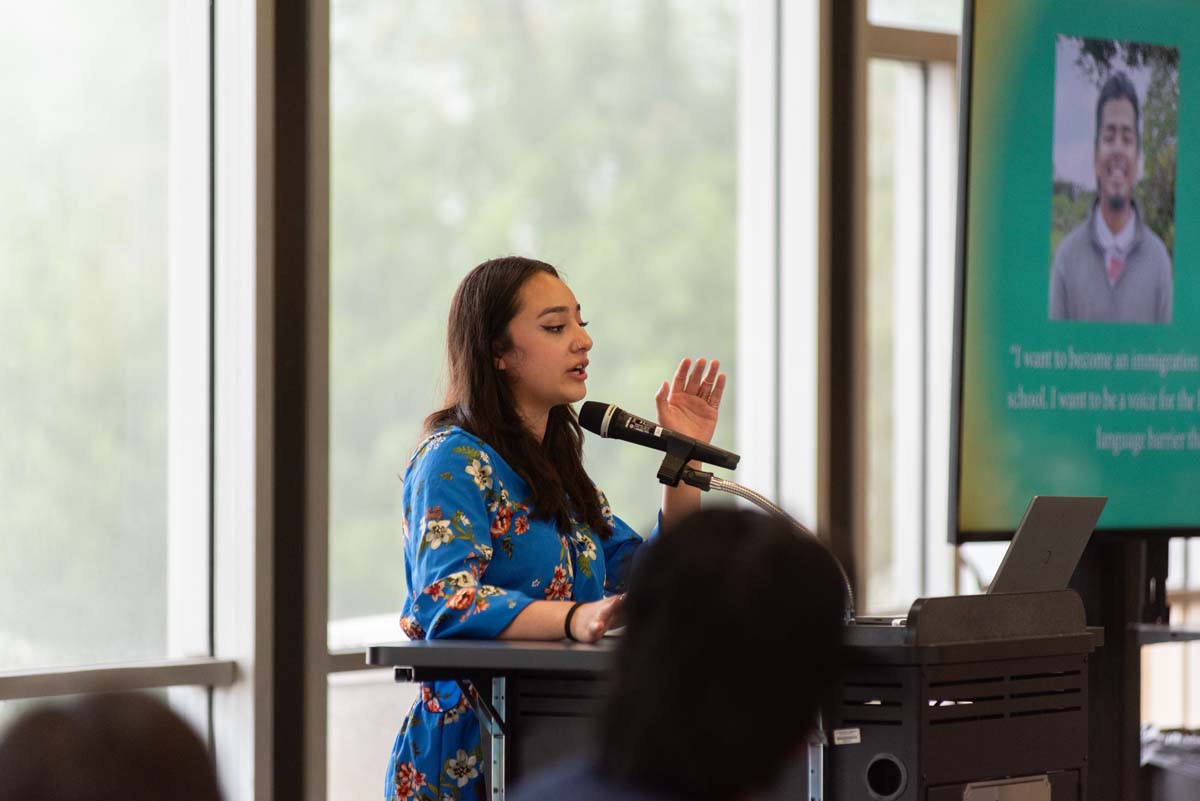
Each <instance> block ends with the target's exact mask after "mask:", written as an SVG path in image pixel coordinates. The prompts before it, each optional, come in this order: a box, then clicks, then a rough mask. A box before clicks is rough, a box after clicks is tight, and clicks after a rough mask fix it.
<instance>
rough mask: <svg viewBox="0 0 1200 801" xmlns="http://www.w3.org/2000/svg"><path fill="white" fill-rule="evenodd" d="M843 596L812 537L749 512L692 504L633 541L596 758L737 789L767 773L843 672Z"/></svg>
mask: <svg viewBox="0 0 1200 801" xmlns="http://www.w3.org/2000/svg"><path fill="white" fill-rule="evenodd" d="M844 608H845V598H844V590H843V584H842V580H841V574H840V572H839V570H838V567H837V565H836V563H835V562H834V560H833V557H832V556H831V555H830V554H829V552H828V551H827V550H826V549H825V548H824V547H823V546H822V545H821V544H820V543H819V542H817V540H816V539H815V538H812V537H810V536H806V535H804V534H801V533H799V532H797V531H796V530H795V529H793V528H792V527H791V526H790V525H789V524H788V523H786V522H784V521H782V520H780V519H778V518H773V517H767V516H766V515H763V514H760V513H758V512H749V511H738V510H733V509H725V510H712V511H703V512H697V513H694V514H692V515H690V516H688V517H687V518H685V519H684V520H683V521H681V522H680V523H679V524H678V525H677V526H675V527H673V528H671V529H668V530H666V531H663V532H662V533H661V534H660V536H659V537H658V538H657V539H656V540H652V541H650V542H649V543H647V545H646V546H644V547H643V548H642V550H641V552H640V553H639V554H638V557H637V560H636V562H635V564H634V567H633V572H632V574H631V577H630V583H629V592H628V595H627V596H626V599H625V616H626V630H625V634H624V636H623V637H622V638H621V642H620V644H619V645H618V650H617V655H616V660H615V665H614V679H613V687H612V693H611V695H610V697H609V699H608V701H607V704H606V707H605V711H604V714H603V718H602V721H601V728H600V752H601V753H600V768H601V770H602V771H603V772H605V773H607V774H608V775H610V776H612V777H614V778H616V779H619V780H623V781H625V782H628V783H630V784H632V785H636V786H641V787H645V788H648V789H651V790H654V791H658V792H663V793H667V794H670V795H678V796H680V797H685V798H690V799H702V800H704V799H713V800H714V801H715V800H716V799H734V798H739V797H742V796H743V795H744V794H746V793H748V792H751V791H755V790H759V789H763V788H767V787H770V786H771V785H772V784H774V783H775V782H776V781H777V780H778V778H779V776H780V774H781V772H782V769H783V767H784V765H785V764H786V763H787V761H788V760H789V758H790V757H792V756H794V755H796V754H797V753H798V751H799V749H800V747H801V745H802V744H803V743H804V742H805V741H806V739H807V738H808V736H809V734H810V733H811V732H812V730H813V728H814V724H815V722H816V718H817V711H818V708H819V705H820V704H821V702H822V701H823V699H824V698H825V696H826V694H827V693H829V692H830V691H831V689H832V688H833V686H834V683H835V682H836V681H837V680H838V678H839V677H840V672H841V664H842V659H841V653H840V652H841V629H842V618H843V610H844Z"/></svg>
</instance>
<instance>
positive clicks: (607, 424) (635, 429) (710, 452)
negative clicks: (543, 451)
mask: <svg viewBox="0 0 1200 801" xmlns="http://www.w3.org/2000/svg"><path fill="white" fill-rule="evenodd" d="M579 424H580V425H581V426H583V427H584V428H586V429H587V430H588V431H591V432H592V433H593V434H599V435H600V436H601V437H604V438H605V439H609V438H612V439H623V440H625V441H626V442H632V443H635V444H637V445H644V446H646V447H647V448H654V449H655V450H659V451H666V450H668V448H669V447H670V445H671V444H672V443H675V444H677V445H683V446H685V447H688V448H690V449H691V453H690V454H689V455H688V457H687V458H689V459H699V460H700V461H702V462H704V463H705V464H711V465H715V466H717V467H724V468H726V469H728V470H733V469H734V468H735V467H737V464H738V460H740V459H741V458H742V457H740V456H738V455H737V454H736V453H733V452H731V451H727V450H724V449H722V448H718V447H716V446H715V445H709V444H708V443H707V442H701V441H700V440H698V439H693V438H692V437H689V436H687V435H686V434H679V433H676V432H674V431H672V430H671V429H669V428H663V427H662V426H660V425H658V424H657V423H652V422H650V421H649V420H643V419H642V418H641V417H638V416H637V415H633V414H630V413H629V412H627V411H624V410H623V409H618V408H617V405H616V404H615V403H607V404H606V403H599V402H597V401H588V402H587V403H585V404H583V406H582V407H581V408H580V409H579Z"/></svg>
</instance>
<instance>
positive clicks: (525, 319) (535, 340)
mask: <svg viewBox="0 0 1200 801" xmlns="http://www.w3.org/2000/svg"><path fill="white" fill-rule="evenodd" d="M585 325H587V323H585V322H583V319H582V317H580V309H579V302H578V301H577V300H575V294H574V293H573V292H571V290H570V289H568V288H567V285H566V284H564V283H563V282H562V281H560V280H559V279H557V278H555V277H554V276H552V275H550V274H549V273H537V274H535V275H534V276H533V277H532V278H530V279H529V280H527V281H526V282H525V284H524V285H523V286H522V287H521V292H520V306H519V308H518V309H517V314H516V316H515V317H513V319H512V321H511V322H510V323H509V324H508V334H509V337H510V339H511V340H512V347H511V348H510V349H509V350H508V352H506V353H503V354H501V355H500V357H499V358H498V359H497V367H499V368H500V369H501V370H503V371H504V372H505V374H506V375H507V377H508V380H509V383H510V385H511V387H512V391H513V396H514V397H515V399H516V402H517V409H518V410H519V411H520V412H521V416H522V417H524V418H525V419H526V420H527V421H529V422H531V423H534V422H537V421H544V419H545V417H546V415H548V414H549V413H550V410H551V409H552V408H554V407H555V406H558V405H559V404H563V403H575V402H577V401H581V400H583V398H584V396H585V395H587V383H586V382H587V365H588V358H587V354H588V351H589V350H591V348H592V338H591V337H590V336H588V334H587V331H585V330H584V326H585Z"/></svg>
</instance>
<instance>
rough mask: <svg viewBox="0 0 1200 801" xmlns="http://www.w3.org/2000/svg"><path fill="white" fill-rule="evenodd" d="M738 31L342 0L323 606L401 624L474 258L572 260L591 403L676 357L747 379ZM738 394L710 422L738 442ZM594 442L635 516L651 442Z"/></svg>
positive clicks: (546, 12)
mask: <svg viewBox="0 0 1200 801" xmlns="http://www.w3.org/2000/svg"><path fill="white" fill-rule="evenodd" d="M736 32H737V16H736V13H735V11H734V8H733V4H732V3H731V2H724V1H722V2H709V3H706V4H701V5H687V6H686V8H685V6H684V4H679V3H658V4H646V3H628V2H627V3H618V4H604V5H596V4H592V3H548V2H547V3H530V4H526V5H524V6H520V7H518V6H496V7H494V8H489V10H487V11H482V10H481V8H480V7H479V6H477V5H475V4H469V3H451V4H449V5H447V4H440V5H438V6H437V7H436V8H435V7H433V6H429V7H423V6H419V5H418V6H416V7H413V8H404V9H400V8H397V7H394V6H393V5H392V4H389V3H369V2H350V0H345V1H343V2H337V3H334V5H333V8H332V39H333V50H332V68H331V69H332V81H331V107H332V131H333V138H332V157H331V160H332V273H331V275H332V278H331V281H332V299H331V303H332V314H331V318H332V319H331V370H332V376H331V407H332V411H331V443H330V445H331V452H330V453H331V459H330V464H331V474H332V475H331V494H330V497H331V537H330V540H331V560H330V565H331V594H330V601H331V603H330V606H331V612H330V615H331V618H332V619H333V620H334V621H344V620H349V619H361V618H364V617H370V616H373V615H378V614H386V615H387V617H386V625H387V628H386V629H384V630H383V634H382V636H395V635H396V630H395V615H394V614H393V613H394V612H396V611H397V610H399V608H400V607H401V605H402V603H403V598H404V588H403V587H402V586H401V585H400V581H401V579H402V569H401V564H402V563H401V543H400V536H399V534H400V509H399V497H400V485H399V481H398V475H399V474H401V473H402V472H403V470H404V467H405V464H406V462H407V459H408V456H409V454H410V453H411V451H412V449H413V448H414V447H415V445H416V444H417V442H418V440H419V434H420V429H421V421H422V419H423V418H424V416H425V415H426V414H427V413H428V412H430V411H431V410H432V409H433V408H434V407H435V405H436V404H438V403H439V402H440V401H441V396H442V392H443V391H444V369H443V358H444V356H443V353H444V351H443V349H444V338H445V326H446V312H447V309H448V307H449V302H450V296H451V294H452V293H453V290H454V287H455V286H456V285H457V283H458V281H459V279H460V278H461V277H462V276H463V275H464V274H465V273H466V271H467V270H468V269H470V267H472V266H474V265H475V264H477V263H478V262H480V261H483V260H484V259H487V258H491V257H493V256H497V255H503V254H508V253H520V254H527V255H533V256H535V257H538V258H542V259H545V260H547V261H550V262H551V263H553V264H555V265H557V266H559V267H560V268H561V269H562V270H563V272H564V273H565V277H566V280H567V282H568V283H569V284H570V285H571V287H572V289H573V290H574V291H575V293H576V295H577V296H578V297H579V299H580V302H581V303H582V305H583V309H584V316H585V318H587V319H589V320H590V321H591V322H592V327H591V328H590V329H589V331H590V332H591V333H592V335H593V337H594V339H595V341H596V346H595V349H594V350H593V352H592V354H591V359H592V364H593V367H592V368H591V369H590V370H589V372H590V373H591V374H592V376H593V378H592V379H591V382H590V384H591V385H590V387H589V397H590V398H594V399H604V400H608V401H611V402H618V403H620V404H621V405H622V406H625V407H627V408H629V409H630V410H631V411H634V412H638V413H642V414H645V415H648V416H650V415H653V412H654V407H653V393H654V391H655V390H656V389H657V386H658V383H659V382H660V381H662V380H663V379H664V378H668V377H669V376H670V374H671V372H672V371H673V369H674V367H675V364H676V360H677V359H678V357H680V356H683V355H692V356H696V355H701V354H705V355H712V356H718V357H720V358H721V360H722V363H723V365H724V369H725V370H727V371H729V372H731V373H733V374H736V373H735V371H736V368H737V365H736V364H735V362H736V354H734V353H728V352H723V350H724V349H725V348H726V347H727V343H729V342H732V341H733V340H734V330H735V307H734V286H735V276H736V273H735V257H736V253H735V221H736V197H737V189H736V156H737V153H736V129H737V117H736V85H737V38H736ZM698 309H702V310H703V316H702V318H700V319H698V316H697V312H696V310H698ZM735 395H736V393H732V392H731V393H729V395H727V401H726V403H725V405H724V408H723V425H722V430H721V431H720V432H719V434H718V438H717V439H718V443H719V444H722V445H723V446H726V447H731V448H732V447H733V446H734V442H733V425H732V421H733V419H734V418H735V416H736V403H737V399H736V397H735ZM587 458H588V466H589V470H590V472H591V473H592V475H593V477H594V478H595V479H596V481H597V483H598V484H599V485H600V486H601V487H602V488H603V489H604V490H605V491H606V492H607V494H608V495H609V498H610V500H611V501H612V504H613V507H614V509H616V510H617V511H618V513H619V514H622V515H623V516H625V517H627V518H628V521H629V522H630V523H631V524H632V525H634V526H635V527H636V528H639V529H641V530H643V531H646V532H648V531H649V529H650V527H651V526H652V524H653V520H654V514H655V510H656V509H657V504H658V494H659V490H658V488H657V487H656V485H655V483H654V474H655V472H656V470H657V459H656V457H655V455H654V454H653V453H649V452H640V451H639V449H636V448H632V447H630V446H628V445H625V444H620V443H609V442H597V441H589V443H588V447H587ZM381 566H391V567H385V568H383V569H381ZM335 629H336V626H335ZM335 639H337V637H336V636H335Z"/></svg>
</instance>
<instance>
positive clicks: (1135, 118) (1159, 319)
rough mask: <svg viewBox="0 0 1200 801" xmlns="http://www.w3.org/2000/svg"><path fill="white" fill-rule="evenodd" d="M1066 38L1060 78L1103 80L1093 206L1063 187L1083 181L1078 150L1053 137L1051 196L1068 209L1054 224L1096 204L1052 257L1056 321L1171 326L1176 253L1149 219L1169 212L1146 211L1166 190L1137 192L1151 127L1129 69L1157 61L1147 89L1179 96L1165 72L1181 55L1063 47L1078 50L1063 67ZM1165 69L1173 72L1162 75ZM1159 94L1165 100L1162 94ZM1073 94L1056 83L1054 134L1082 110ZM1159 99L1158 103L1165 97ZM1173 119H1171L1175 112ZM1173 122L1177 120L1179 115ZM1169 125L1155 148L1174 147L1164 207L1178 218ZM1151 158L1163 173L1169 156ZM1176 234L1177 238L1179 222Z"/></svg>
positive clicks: (1077, 190)
mask: <svg viewBox="0 0 1200 801" xmlns="http://www.w3.org/2000/svg"><path fill="white" fill-rule="evenodd" d="M1064 38H1065V37H1060V39H1059V50H1060V52H1059V70H1060V72H1061V71H1062V70H1063V68H1064V66H1067V67H1068V69H1071V70H1072V71H1074V72H1076V76H1075V79H1076V81H1078V77H1079V73H1080V72H1083V73H1085V74H1087V75H1088V77H1091V78H1093V80H1095V81H1097V82H1100V79H1101V78H1102V82H1101V83H1100V93H1099V97H1098V98H1097V99H1096V104H1095V129H1094V133H1093V137H1092V143H1091V144H1092V148H1091V149H1092V153H1091V161H1092V164H1091V169H1092V173H1093V176H1094V181H1095V184H1094V186H1095V194H1094V196H1092V193H1091V192H1089V191H1087V189H1090V187H1088V188H1087V189H1085V188H1084V186H1081V184H1082V183H1083V181H1082V180H1079V181H1070V180H1067V179H1065V178H1064V177H1062V176H1063V173H1068V172H1072V171H1073V172H1074V173H1075V174H1076V175H1078V173H1079V172H1080V169H1081V167H1080V165H1079V163H1078V162H1079V161H1080V159H1079V151H1080V147H1079V145H1080V143H1079V142H1078V141H1076V142H1075V143H1073V144H1074V145H1075V147H1074V148H1073V149H1072V148H1069V147H1061V146H1060V144H1061V143H1060V142H1059V139H1058V137H1059V136H1060V135H1061V134H1062V133H1063V132H1061V131H1058V130H1056V142H1055V145H1056V147H1055V194H1056V196H1058V195H1063V194H1066V195H1067V196H1068V197H1069V201H1068V199H1066V198H1060V197H1056V198H1055V205H1054V212H1055V223H1056V224H1058V225H1062V223H1063V222H1064V220H1063V218H1064V216H1066V215H1065V214H1064V213H1063V209H1064V208H1070V207H1069V206H1067V205H1066V204H1067V203H1068V202H1073V203H1074V206H1075V208H1076V209H1077V210H1078V209H1079V207H1080V205H1081V203H1082V202H1086V201H1088V200H1090V209H1089V210H1088V212H1087V215H1086V217H1084V219H1083V220H1082V221H1081V222H1078V223H1077V224H1075V226H1074V228H1073V229H1072V230H1071V231H1070V233H1067V234H1066V235H1065V236H1064V237H1062V240H1061V242H1059V244H1058V246H1057V249H1056V250H1055V251H1054V261H1053V266H1052V269H1051V274H1050V303H1049V306H1050V319H1052V320H1086V321H1103V322H1120V323H1160V324H1161V323H1169V322H1171V313H1172V290H1173V280H1174V276H1173V271H1172V266H1171V253H1170V251H1169V250H1168V247H1167V245H1165V244H1164V242H1163V239H1162V237H1160V236H1159V234H1157V233H1156V232H1155V231H1154V230H1153V228H1152V227H1151V225H1150V224H1149V223H1148V217H1149V216H1150V214H1148V213H1147V212H1148V211H1149V212H1154V211H1158V212H1162V211H1163V209H1161V208H1157V207H1156V208H1155V209H1145V208H1143V205H1146V203H1147V202H1154V203H1158V202H1159V201H1161V200H1162V198H1161V196H1162V195H1163V192H1162V187H1157V190H1158V191H1148V188H1147V187H1139V180H1140V179H1141V178H1142V169H1143V164H1145V162H1146V161H1147V154H1146V153H1145V152H1144V151H1143V126H1144V125H1147V124H1148V123H1146V122H1145V120H1144V119H1143V118H1144V116H1145V114H1144V111H1145V109H1144V108H1143V106H1144V105H1145V104H1144V103H1143V101H1142V100H1141V99H1140V98H1139V91H1138V88H1137V87H1136V86H1135V85H1134V81H1133V80H1131V78H1130V74H1128V73H1127V72H1126V69H1129V71H1130V72H1134V69H1133V67H1136V66H1151V65H1150V63H1149V62H1150V61H1151V60H1152V59H1157V63H1156V64H1155V65H1154V66H1153V69H1151V70H1143V71H1142V72H1144V73H1146V79H1145V80H1148V81H1150V82H1151V84H1152V85H1153V81H1155V80H1157V81H1159V82H1160V83H1161V82H1162V81H1164V80H1166V81H1172V82H1173V85H1174V86H1175V87H1177V86H1178V83H1177V78H1176V77H1175V76H1177V74H1178V73H1177V69H1176V70H1173V71H1168V67H1169V66H1175V65H1177V63H1178V62H1177V59H1178V56H1177V55H1174V59H1175V65H1171V64H1170V57H1171V55H1173V54H1177V51H1174V50H1170V49H1168V48H1162V47H1155V46H1147V45H1130V44H1124V43H1113V42H1103V41H1099V40H1070V39H1068V40H1067V41H1066V44H1067V46H1068V47H1071V45H1073V44H1074V47H1075V48H1077V49H1076V50H1075V52H1076V53H1077V55H1076V56H1075V58H1074V59H1073V62H1074V63H1072V64H1069V65H1064V64H1063V61H1064V58H1063V47H1064V41H1063V40H1064ZM1075 43H1078V44H1075ZM1122 51H1124V53H1125V54H1126V55H1127V57H1128V56H1129V55H1132V58H1130V61H1131V62H1134V63H1133V64H1132V65H1128V66H1126V65H1122V64H1121V63H1120V62H1119V61H1118V59H1116V58H1115V57H1114V56H1116V55H1117V53H1120V52H1122ZM1068 52H1070V50H1068ZM1097 53H1099V54H1101V56H1102V57H1103V56H1108V59H1106V60H1104V61H1103V62H1102V63H1101V62H1100V61H1099V60H1098V59H1097V58H1096V57H1095V54H1097ZM1164 54H1165V56H1164ZM1139 61H1140V64H1139V63H1138V62H1139ZM1114 62H1116V63H1114ZM1164 63H1165V64H1167V65H1168V67H1164ZM1122 66H1126V69H1122V68H1121V67H1122ZM1135 74H1136V72H1135ZM1145 80H1144V81H1143V82H1145ZM1064 84H1065V85H1064ZM1155 88H1156V89H1157V90H1158V91H1159V93H1160V95H1161V94H1162V92H1161V88H1160V87H1155ZM1077 89H1078V85H1077V84H1076V85H1075V86H1072V85H1071V84H1070V79H1068V80H1067V81H1064V80H1063V76H1062V75H1059V81H1058V90H1057V94H1058V95H1059V97H1058V101H1057V103H1056V105H1057V106H1058V108H1056V129H1057V128H1058V127H1059V125H1060V124H1062V122H1061V121H1062V120H1063V112H1064V111H1065V109H1063V108H1062V106H1063V105H1064V103H1069V104H1074V105H1078V104H1079V103H1080V101H1081V100H1082V98H1080V97H1079V94H1080V93H1079V92H1078V91H1077ZM1073 90H1076V91H1073ZM1176 91H1177V88H1176ZM1147 94H1149V93H1147ZM1167 94H1168V95H1169V93H1167ZM1064 95H1068V96H1067V97H1064ZM1154 99H1155V100H1157V101H1158V102H1159V103H1161V102H1162V98H1161V97H1159V96H1156V97H1155V98H1154ZM1168 99H1174V98H1168ZM1171 111H1172V112H1174V108H1172V109H1171ZM1090 116H1091V115H1090V114H1089V115H1087V117H1090ZM1087 117H1085V119H1086V118H1087ZM1171 117H1172V118H1173V117H1174V114H1173V113H1172V114H1171ZM1075 119H1080V118H1079V117H1076V118H1075ZM1170 122H1171V123H1172V125H1171V128H1172V130H1171V131H1170V137H1169V139H1170V141H1169V142H1157V141H1156V148H1157V149H1158V150H1161V149H1162V148H1164V147H1169V153H1166V154H1165V155H1169V157H1170V158H1169V162H1170V163H1169V168H1170V176H1169V179H1170V180H1169V194H1170V197H1169V198H1168V199H1167V201H1166V203H1165V204H1160V205H1166V206H1168V208H1167V209H1166V211H1167V212H1168V214H1173V212H1174V166H1175V164H1174V162H1175V158H1174V156H1175V137H1174V130H1173V128H1174V125H1173V123H1174V119H1171V120H1170ZM1069 125H1070V123H1067V124H1064V125H1063V127H1068V126H1069ZM1070 127H1072V128H1076V126H1070ZM1067 133H1068V134H1069V133H1075V134H1076V139H1078V134H1079V131H1078V130H1077V129H1076V130H1074V131H1068V132H1067ZM1072 154H1074V156H1075V164H1074V165H1071V164H1069V160H1070V157H1071V155H1072ZM1152 155H1153V156H1154V157H1155V163H1154V164H1155V166H1156V167H1161V166H1163V165H1162V164H1161V162H1164V161H1165V159H1163V158H1161V156H1162V155H1164V154H1163V153H1160V152H1155V153H1154V154H1152ZM1060 160H1061V161H1062V162H1063V163H1062V164H1060ZM1072 167H1073V170H1072ZM1161 172H1163V170H1161V169H1160V170H1159V173H1161ZM1156 179H1157V183H1160V184H1161V183H1164V182H1163V181H1162V180H1161V176H1156ZM1064 186H1065V187H1066V189H1065V191H1064ZM1163 216H1164V215H1163V214H1162V213H1159V214H1157V215H1155V217H1156V219H1155V222H1157V223H1159V224H1160V226H1161V223H1162V218H1163ZM1170 225H1171V228H1170V230H1171V233H1172V234H1173V232H1174V224H1173V221H1171V222H1170Z"/></svg>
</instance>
